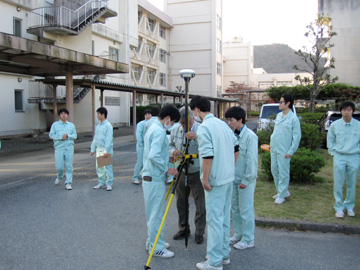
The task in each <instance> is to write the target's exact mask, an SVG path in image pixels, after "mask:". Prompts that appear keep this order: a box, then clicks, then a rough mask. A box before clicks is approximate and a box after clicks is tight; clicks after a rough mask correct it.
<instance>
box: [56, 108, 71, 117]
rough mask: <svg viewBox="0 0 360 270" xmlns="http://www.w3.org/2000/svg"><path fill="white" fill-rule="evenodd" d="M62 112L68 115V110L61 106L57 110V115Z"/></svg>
mask: <svg viewBox="0 0 360 270" xmlns="http://www.w3.org/2000/svg"><path fill="white" fill-rule="evenodd" d="M62 112H64V113H66V114H67V115H69V111H68V110H67V109H65V108H61V109H60V110H58V116H60V113H62Z"/></svg>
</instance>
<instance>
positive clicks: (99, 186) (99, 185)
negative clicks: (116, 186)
mask: <svg viewBox="0 0 360 270" xmlns="http://www.w3.org/2000/svg"><path fill="white" fill-rule="evenodd" d="M99 188H106V186H105V185H101V184H97V185H96V186H95V187H93V189H99Z"/></svg>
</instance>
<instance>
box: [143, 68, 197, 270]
mask: <svg viewBox="0 0 360 270" xmlns="http://www.w3.org/2000/svg"><path fill="white" fill-rule="evenodd" d="M179 73H180V76H181V78H183V79H184V81H185V119H186V121H185V123H186V124H185V132H184V135H185V138H186V144H185V145H184V146H185V150H184V153H183V155H182V156H181V157H180V159H181V161H180V163H179V166H178V168H177V171H178V172H179V173H178V175H177V177H174V178H173V181H172V183H171V185H170V187H169V190H168V192H167V194H166V198H165V201H167V198H168V196H169V194H170V191H171V196H170V199H169V202H168V205H167V207H166V209H165V213H164V216H163V218H162V221H161V224H160V228H159V230H158V233H157V235H156V238H155V241H154V245H153V247H152V249H151V252H150V255H149V258H148V260H147V262H146V265H145V266H144V269H145V270H147V269H151V267H150V266H149V265H150V262H151V259H152V256H153V254H154V251H155V247H156V244H157V241H158V239H159V237H160V234H161V231H162V228H163V226H164V223H165V220H166V217H167V214H168V212H169V208H170V205H171V202H172V200H173V198H174V195H175V190H176V187H177V185H178V182H179V179H180V176H181V173H182V172H183V171H185V209H186V211H185V213H186V214H185V220H186V224H185V250H188V238H189V235H188V233H189V200H188V196H189V186H188V168H189V164H191V162H192V159H195V158H197V154H189V153H188V146H189V139H188V138H187V136H186V133H188V132H189V106H188V98H189V83H190V80H191V79H192V78H194V77H195V71H193V70H191V69H182V70H180V72H179Z"/></svg>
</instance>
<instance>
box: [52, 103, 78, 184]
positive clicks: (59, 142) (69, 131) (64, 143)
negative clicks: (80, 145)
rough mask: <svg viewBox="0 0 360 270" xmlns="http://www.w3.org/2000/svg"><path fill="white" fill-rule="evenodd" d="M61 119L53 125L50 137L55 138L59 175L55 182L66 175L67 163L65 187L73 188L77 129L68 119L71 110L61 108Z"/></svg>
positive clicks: (59, 113)
mask: <svg viewBox="0 0 360 270" xmlns="http://www.w3.org/2000/svg"><path fill="white" fill-rule="evenodd" d="M58 115H59V117H60V120H59V121H57V122H55V123H53V124H52V125H51V129H50V133H49V137H50V139H52V140H54V148H55V166H56V171H57V177H56V179H55V184H56V185H57V184H59V182H60V180H61V179H62V178H63V176H64V163H65V175H66V181H65V188H66V189H67V190H71V189H72V187H71V184H72V179H73V159H74V140H76V138H77V134H76V129H75V126H74V124H73V123H70V122H68V121H67V119H68V117H69V111H68V110H67V109H64V108H62V109H60V110H59V111H58Z"/></svg>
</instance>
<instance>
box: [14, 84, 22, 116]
mask: <svg viewBox="0 0 360 270" xmlns="http://www.w3.org/2000/svg"><path fill="white" fill-rule="evenodd" d="M23 111H24V106H23V90H19V89H16V90H15V112H23Z"/></svg>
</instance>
